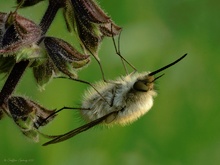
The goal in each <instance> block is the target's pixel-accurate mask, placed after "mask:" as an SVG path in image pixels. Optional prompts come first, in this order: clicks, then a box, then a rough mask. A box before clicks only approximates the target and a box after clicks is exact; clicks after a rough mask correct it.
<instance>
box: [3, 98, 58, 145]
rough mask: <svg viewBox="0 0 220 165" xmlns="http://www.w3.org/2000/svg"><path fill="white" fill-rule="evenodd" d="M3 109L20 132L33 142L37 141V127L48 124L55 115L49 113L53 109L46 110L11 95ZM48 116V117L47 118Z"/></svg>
mask: <svg viewBox="0 0 220 165" xmlns="http://www.w3.org/2000/svg"><path fill="white" fill-rule="evenodd" d="M5 110H6V111H7V114H8V115H9V116H10V117H12V118H13V120H14V122H15V123H16V124H17V125H18V126H19V128H20V129H21V131H22V133H23V134H24V135H26V136H27V137H29V138H30V139H32V140H33V141H35V142H38V141H39V132H38V128H39V127H40V126H44V125H46V124H48V123H49V122H50V121H51V120H52V119H54V117H55V116H56V115H51V114H53V113H54V111H53V110H47V109H45V108H43V107H42V106H40V105H39V104H37V103H35V102H33V101H31V100H29V99H26V98H23V97H20V96H11V97H10V98H9V99H8V104H7V107H6V109H5ZM49 116H50V118H48V117H49ZM45 119H47V120H45Z"/></svg>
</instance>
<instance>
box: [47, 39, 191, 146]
mask: <svg viewBox="0 0 220 165" xmlns="http://www.w3.org/2000/svg"><path fill="white" fill-rule="evenodd" d="M112 39H113V44H114V47H115V50H116V54H117V55H118V56H119V57H120V58H121V60H122V63H123V66H124V68H125V70H126V72H127V69H126V67H125V64H124V62H126V63H127V64H129V65H130V66H131V67H132V68H133V69H134V72H132V73H130V74H127V75H126V76H121V77H119V78H117V79H116V80H111V81H110V82H105V81H103V80H102V81H99V82H97V83H95V84H90V83H87V84H89V85H90V86H91V88H89V89H88V90H87V91H86V92H85V94H84V98H83V101H82V104H81V107H79V108H73V107H63V108H61V109H59V110H57V111H56V112H55V113H58V112H60V111H62V110H64V109H75V110H79V111H80V114H81V116H82V118H83V119H84V120H85V121H87V124H85V125H82V126H80V127H78V128H76V129H73V130H71V131H69V132H67V133H65V134H62V135H54V136H51V138H52V140H50V141H48V142H46V143H45V144H43V145H44V146H46V145H49V144H55V143H58V142H62V141H65V140H67V139H69V138H72V137H73V136H75V135H77V134H79V133H81V132H84V131H86V130H88V129H90V128H92V127H94V126H96V125H98V124H103V125H107V126H112V125H114V124H119V125H126V124H129V123H132V122H134V121H135V120H137V119H138V118H140V117H141V116H143V115H144V114H145V113H146V112H148V111H149V110H150V109H151V107H152V106H153V98H154V97H155V96H156V95H157V93H156V91H155V90H154V82H155V81H156V80H157V79H159V78H160V77H161V76H163V75H164V74H161V75H159V76H157V77H155V75H157V74H158V73H160V72H161V71H163V70H165V69H167V68H169V67H171V66H173V65H175V64H176V63H178V62H179V61H181V60H182V59H183V58H184V57H185V56H186V55H187V54H184V55H183V56H181V57H180V58H178V59H177V60H175V61H173V62H171V63H170V64H168V65H165V66H163V67H161V68H159V69H157V70H155V71H153V72H142V73H139V72H137V71H136V69H135V68H134V67H133V65H131V64H130V63H129V62H128V61H127V60H126V59H124V57H123V56H122V55H121V53H120V50H119V49H120V44H119V42H120V41H119V39H120V35H119V39H118V49H117V46H116V42H115V39H114V37H113V36H112ZM85 82H86V81H85ZM48 119H49V117H48ZM46 120H47V119H46Z"/></svg>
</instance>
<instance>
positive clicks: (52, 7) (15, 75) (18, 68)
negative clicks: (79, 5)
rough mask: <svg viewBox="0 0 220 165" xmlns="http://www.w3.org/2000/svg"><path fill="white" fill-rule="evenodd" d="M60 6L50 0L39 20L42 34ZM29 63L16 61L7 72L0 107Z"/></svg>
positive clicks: (0, 97)
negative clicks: (9, 71) (8, 72)
mask: <svg viewBox="0 0 220 165" xmlns="http://www.w3.org/2000/svg"><path fill="white" fill-rule="evenodd" d="M59 8H60V4H59V3H52V1H50V3H49V6H48V8H47V10H46V12H45V14H44V16H43V18H42V20H41V22H40V26H41V29H42V36H43V35H44V34H46V32H47V30H48V29H49V27H50V25H51V23H52V22H53V20H54V18H55V16H56V13H57V11H58V9H59ZM40 42H41V41H39V42H38V44H40ZM28 65H29V61H28V60H27V61H21V62H19V63H16V64H15V65H14V67H13V69H12V71H11V73H10V74H9V76H8V78H7V80H6V82H5V84H4V86H3V88H2V90H1V92H0V107H2V105H3V104H4V103H6V102H7V100H8V98H9V97H10V95H11V94H12V93H13V91H14V90H15V88H16V86H17V84H18V82H19V80H20V79H21V77H22V75H23V73H24V71H25V70H26V68H27V66H28Z"/></svg>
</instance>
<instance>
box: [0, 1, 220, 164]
mask: <svg viewBox="0 0 220 165" xmlns="http://www.w3.org/2000/svg"><path fill="white" fill-rule="evenodd" d="M14 2H15V1H13V0H11V1H3V0H0V11H4V12H8V11H12V10H14V8H13V7H14V6H15V4H14ZM99 2H100V5H101V6H102V7H103V9H104V10H105V11H106V12H107V13H108V14H109V15H110V16H111V17H112V18H113V20H114V21H115V22H116V23H117V24H118V25H120V26H122V27H123V32H122V35H121V52H122V54H123V55H124V57H125V58H126V59H127V60H128V61H130V62H131V63H132V64H133V65H134V66H135V67H136V68H137V69H138V71H140V72H141V71H148V70H150V71H153V70H155V69H158V68H160V67H161V66H164V65H166V64H168V63H170V62H171V61H173V60H175V59H177V58H179V57H180V56H181V55H183V54H185V53H188V56H187V57H186V58H185V59H184V60H183V61H181V62H180V63H178V64H177V65H175V66H174V67H172V68H170V69H168V70H166V71H164V72H165V73H166V74H165V76H164V77H163V78H161V79H160V80H158V82H157V84H158V93H159V95H158V97H157V98H156V99H155V105H154V107H153V108H152V110H151V111H149V113H148V114H146V115H145V116H143V117H142V118H141V119H139V120H138V121H136V122H135V123H133V124H131V125H129V126H126V127H121V126H115V127H113V128H110V129H100V128H95V129H91V130H89V131H87V132H85V133H82V134H80V135H78V136H76V137H74V138H72V139H70V140H68V141H65V142H63V143H60V144H56V145H51V146H48V147H42V146H41V144H42V143H43V142H46V139H44V138H41V141H40V143H37V144H35V143H32V142H31V141H29V140H27V138H25V137H24V136H23V135H22V134H21V132H20V130H19V129H18V128H17V126H16V125H15V124H14V123H13V121H12V120H11V119H9V118H8V117H5V118H4V119H3V120H1V121H0V130H1V135H0V164H12V162H11V161H10V160H12V161H13V160H14V164H21V163H22V162H19V160H27V163H28V164H51V165H60V164H65V165H69V164H80V165H88V164H92V165H103V164H105V165H113V164H114V165H119V164H120V165H121V164H123V165H146V164H148V165H161V164H162V165H163V164H167V165H185V164H187V165H201V164H204V165H206V164H211V165H217V164H219V162H220V156H219V153H220V102H219V91H220V87H219V86H220V85H219V84H220V79H219V74H220V65H219V61H220V56H219V54H220V47H219V44H220V42H219V40H220V35H219V30H220V23H219V22H220V21H219V15H220V2H218V1H214V0H203V1H199V0H178V1H177V0H170V1H163V0H159V1H153V0H138V1H129V0H120V1H118V0H111V1H105V0H99ZM46 6H47V2H42V3H40V4H39V5H37V6H35V7H33V8H28V9H23V10H20V11H19V13H20V14H22V15H25V16H26V17H28V18H31V19H34V20H35V21H36V22H39V20H40V18H41V17H42V15H43V13H44V11H45V9H46ZM48 35H55V36H57V37H61V38H63V39H65V40H67V41H70V42H71V41H73V38H74V35H72V36H71V35H69V34H68V33H67V31H66V30H65V26H64V21H63V20H62V18H61V12H59V14H58V15H57V18H56V20H55V21H54V24H53V26H52V27H51V29H50V31H49V32H48ZM72 44H74V43H73V42H72ZM100 58H101V62H102V64H103V66H104V72H105V75H106V77H107V78H108V79H114V78H115V77H118V76H120V75H124V74H125V72H124V70H123V67H122V64H121V61H120V59H119V58H118V57H117V55H116V54H115V50H114V47H113V44H112V40H111V39H110V38H107V39H105V40H104V42H103V44H102V47H101V49H100ZM110 61H111V62H110ZM130 71H132V70H131V69H130ZM79 77H80V78H81V79H84V80H87V81H89V82H95V81H98V80H100V79H101V74H100V70H99V67H98V65H97V63H96V62H95V60H94V59H93V60H92V63H91V64H90V65H89V66H88V67H87V68H85V69H84V70H81V71H80V72H79ZM3 82H4V81H1V86H2V84H3ZM86 88H87V86H86V85H84V84H80V83H77V82H73V81H70V80H60V79H57V80H53V81H52V82H51V83H50V84H48V85H47V86H46V90H45V91H42V92H40V91H39V90H38V88H37V85H36V83H35V82H34V79H33V77H32V72H31V70H28V71H27V72H26V73H25V75H24V76H23V78H22V80H21V82H20V84H19V86H18V87H17V89H16V94H21V95H25V96H28V97H29V98H31V99H33V100H35V101H38V102H39V103H41V104H42V105H44V106H45V107H47V108H49V109H54V108H61V107H62V106H64V105H66V106H74V107H78V106H79V105H80V101H81V99H80V98H81V97H82V94H83V91H84V90H85V89H86ZM80 121H81V120H80V118H79V117H78V116H77V114H76V112H72V111H63V112H62V113H60V115H59V116H58V117H57V119H56V120H54V121H53V122H52V124H50V125H48V126H47V127H45V128H43V129H41V131H42V132H44V133H48V134H60V133H64V132H66V131H69V130H71V129H73V128H76V127H77V126H79V125H80V123H81V122H80Z"/></svg>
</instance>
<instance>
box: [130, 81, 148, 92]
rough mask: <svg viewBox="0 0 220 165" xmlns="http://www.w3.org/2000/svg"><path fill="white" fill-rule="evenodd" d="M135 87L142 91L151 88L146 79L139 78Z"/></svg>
mask: <svg viewBox="0 0 220 165" xmlns="http://www.w3.org/2000/svg"><path fill="white" fill-rule="evenodd" d="M133 89H134V90H136V91H140V92H147V91H148V90H149V88H148V86H147V84H146V82H145V81H141V80H137V81H136V82H135V83H134V85H133Z"/></svg>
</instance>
